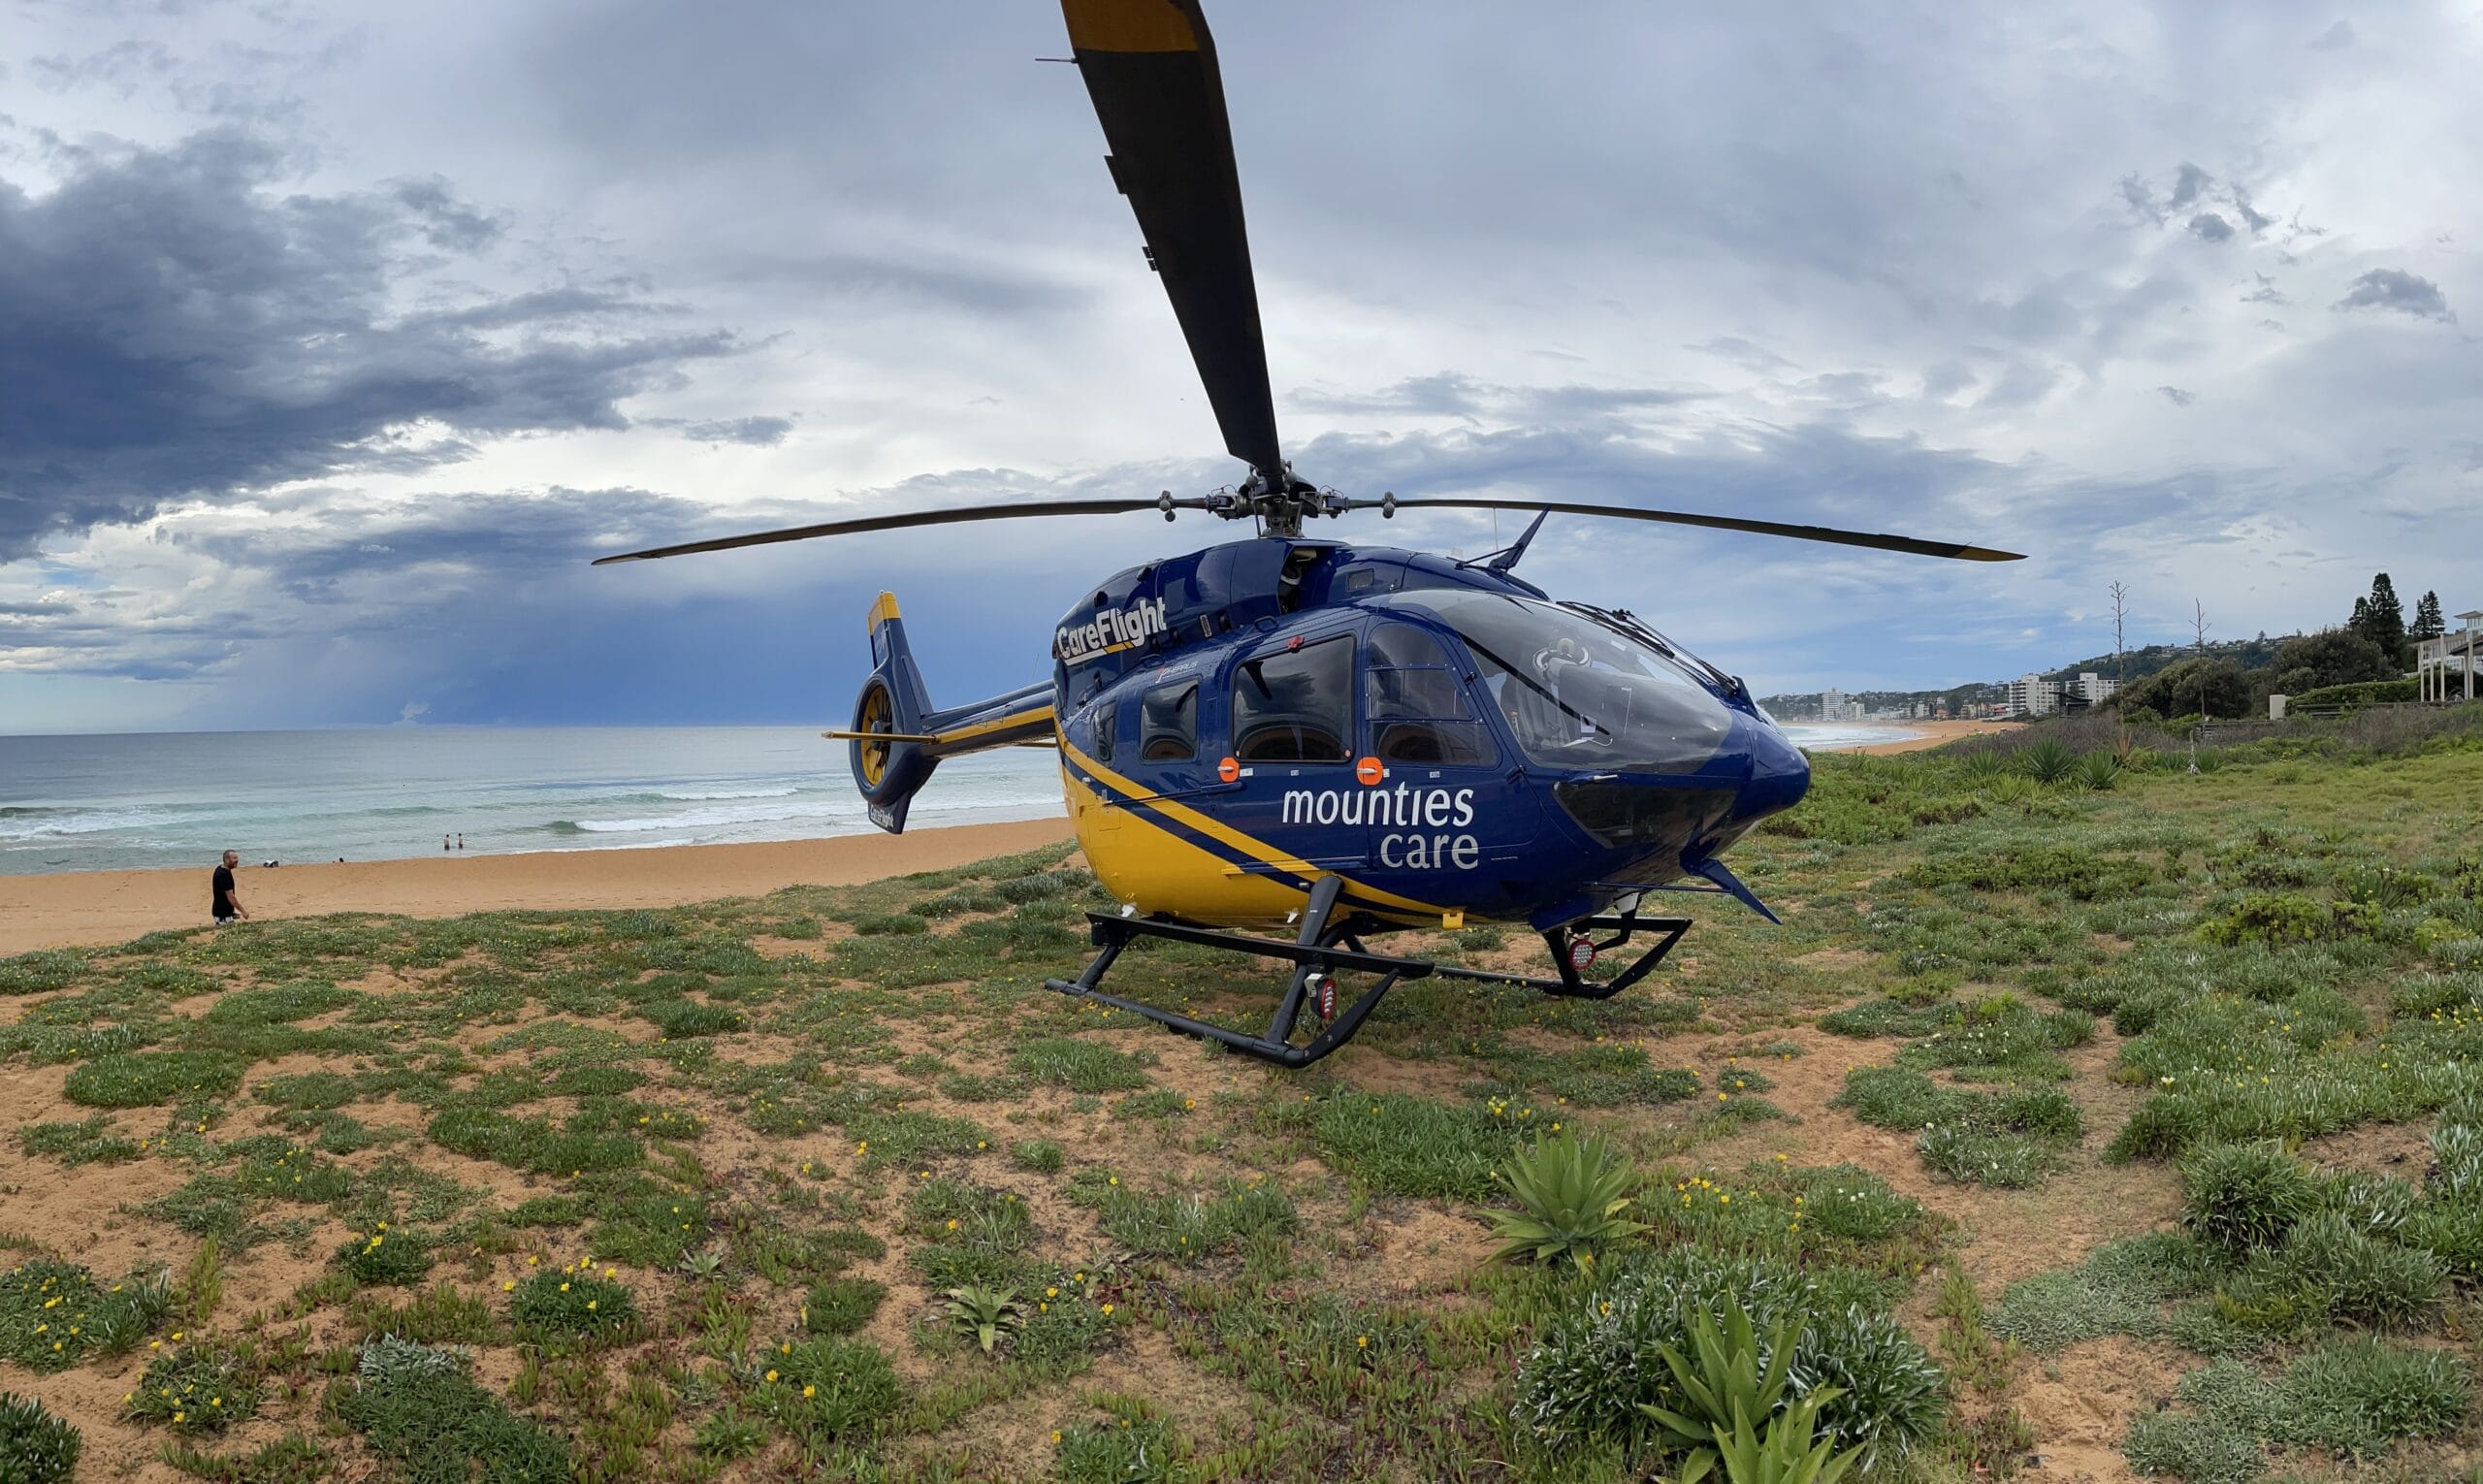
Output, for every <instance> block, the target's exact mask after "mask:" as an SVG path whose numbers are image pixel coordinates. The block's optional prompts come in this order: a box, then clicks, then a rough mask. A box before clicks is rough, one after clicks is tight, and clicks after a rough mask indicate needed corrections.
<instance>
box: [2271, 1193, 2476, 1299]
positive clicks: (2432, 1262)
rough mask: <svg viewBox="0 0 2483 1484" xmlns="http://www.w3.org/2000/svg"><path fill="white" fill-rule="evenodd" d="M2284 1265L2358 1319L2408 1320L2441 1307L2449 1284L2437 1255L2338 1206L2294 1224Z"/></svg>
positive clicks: (2289, 1271) (2445, 1270) (2286, 1243)
mask: <svg viewBox="0 0 2483 1484" xmlns="http://www.w3.org/2000/svg"><path fill="white" fill-rule="evenodd" d="M2282 1265H2283V1269H2284V1271H2285V1272H2286V1273H2287V1274H2291V1275H2293V1276H2294V1277H2296V1278H2298V1279H2299V1280H2300V1281H2302V1282H2303V1283H2304V1284H2306V1285H2307V1286H2309V1287H2311V1288H2314V1289H2316V1290H2317V1291H2318V1293H2319V1294H2320V1295H2321V1296H2322V1297H2324V1299H2325V1300H2326V1306H2327V1309H2328V1311H2329V1312H2330V1313H2331V1314H2333V1315H2335V1316H2336V1317H2337V1318H2339V1319H2345V1320H2350V1321H2352V1322H2354V1323H2358V1324H2370V1325H2381V1326H2389V1325H2401V1324H2404V1323H2407V1322H2409V1321H2411V1320H2413V1319H2415V1318H2418V1317H2420V1316H2422V1315H2425V1314H2428V1313H2429V1312H2430V1311H2431V1310H2432V1309H2434V1308H2435V1307H2438V1305H2439V1302H2440V1298H2441V1296H2442V1295H2443V1294H2444V1293H2446V1291H2447V1289H2448V1268H2447V1265H2446V1264H2445V1263H2443V1262H2441V1260H2440V1259H2439V1258H2438V1257H2437V1256H2436V1255H2435V1254H2433V1253H2431V1252H2426V1251H2423V1250H2421V1249H2420V1248H2415V1247H2401V1246H2399V1245H2397V1244H2396V1243H2394V1242H2386V1241H2383V1240H2381V1239H2379V1238H2376V1237H2373V1236H2371V1235H2370V1233H2369V1232H2366V1231H2364V1230H2362V1229H2361V1228H2359V1227H2357V1226H2355V1225H2353V1224H2352V1223H2351V1222H2349V1221H2348V1220H2346V1219H2345V1218H2344V1217H2343V1216H2340V1215H2338V1214H2336V1213H2335V1212H2333V1211H2323V1212H2320V1213H2319V1214H2316V1215H2312V1216H2306V1217H2304V1218H2303V1220H2302V1221H2301V1222H2300V1223H2298V1224H2297V1225H2296V1226H2295V1227H2294V1229H2293V1232H2292V1234H2291V1235H2290V1236H2288V1237H2287V1238H2286V1239H2285V1244H2284V1248H2283V1254H2282Z"/></svg>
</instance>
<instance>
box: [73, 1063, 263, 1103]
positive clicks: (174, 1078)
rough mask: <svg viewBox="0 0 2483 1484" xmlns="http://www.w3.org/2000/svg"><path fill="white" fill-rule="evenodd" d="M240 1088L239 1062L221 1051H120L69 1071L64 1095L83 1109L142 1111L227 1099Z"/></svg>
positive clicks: (81, 1064) (240, 1072)
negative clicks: (158, 1105)
mask: <svg viewBox="0 0 2483 1484" xmlns="http://www.w3.org/2000/svg"><path fill="white" fill-rule="evenodd" d="M241 1085H242V1060H241V1058H240V1057H238V1056H228V1055H226V1054H224V1053H223V1052H221V1051H119V1052H115V1053H113V1054H112V1055H109V1056H98V1057H96V1058H95V1059H94V1060H92V1061H85V1062H81V1063H79V1064H78V1065H77V1066H76V1067H74V1068H72V1069H71V1070H70V1073H69V1081H68V1086H67V1091H68V1094H69V1101H71V1102H72V1103H77V1104H80V1105H81V1106H83V1107H86V1108H145V1107H147V1106H149V1105H152V1104H157V1103H185V1102H203V1101H205V1100H207V1099H210V1098H222V1097H230V1096H231V1095H232V1093H233V1090H234V1089H235V1088H237V1087H239V1086H241Z"/></svg>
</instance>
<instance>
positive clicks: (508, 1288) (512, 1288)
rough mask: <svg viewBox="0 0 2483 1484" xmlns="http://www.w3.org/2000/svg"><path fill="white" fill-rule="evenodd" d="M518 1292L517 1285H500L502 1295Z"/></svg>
mask: <svg viewBox="0 0 2483 1484" xmlns="http://www.w3.org/2000/svg"><path fill="white" fill-rule="evenodd" d="M516 1291H517V1285H516V1284H515V1283H502V1284H501V1285H500V1292H502V1293H514V1292H516Z"/></svg>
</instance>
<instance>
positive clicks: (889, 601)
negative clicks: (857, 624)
mask: <svg viewBox="0 0 2483 1484" xmlns="http://www.w3.org/2000/svg"><path fill="white" fill-rule="evenodd" d="M896 616H897V613H896V595H895V594H894V593H883V594H881V595H880V597H879V600H878V601H876V602H874V603H872V604H871V616H870V617H869V618H867V619H864V620H863V621H862V632H863V634H864V635H865V636H868V635H870V634H875V633H878V632H879V631H880V626H881V625H882V624H885V623H887V621H888V620H890V619H892V618H894V617H896Z"/></svg>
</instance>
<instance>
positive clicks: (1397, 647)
mask: <svg viewBox="0 0 2483 1484" xmlns="http://www.w3.org/2000/svg"><path fill="white" fill-rule="evenodd" d="M1473 715H1474V713H1473V711H1472V709H1471V708H1470V707H1468V706H1467V701H1466V687H1465V684H1464V683H1463V682H1462V681H1461V680H1460V678H1459V676H1458V673H1457V670H1456V669H1455V667H1454V666H1453V665H1452V664H1451V663H1450V661H1449V658H1448V653H1447V651H1445V650H1444V649H1442V648H1441V647H1440V643H1439V640H1437V639H1436V638H1435V637H1433V636H1432V634H1431V633H1429V632H1428V631H1426V630H1424V629H1417V628H1415V627H1414V626H1412V625H1411V624H1382V625H1380V626H1378V627H1377V628H1375V629H1372V630H1371V633H1370V727H1371V734H1372V740H1371V750H1372V751H1373V752H1374V753H1376V754H1378V756H1379V759H1380V760H1381V761H1383V762H1408V763H1423V762H1430V763H1444V764H1447V765H1449V766H1453V767H1478V766H1488V765H1489V764H1490V763H1491V762H1492V761H1494V760H1495V758H1497V757H1498V751H1497V749H1495V748H1494V747H1493V746H1492V739H1491V735H1490V734H1489V733H1488V732H1486V731H1485V730H1484V729H1483V727H1482V726H1481V724H1479V723H1477V722H1475V721H1474V720H1473Z"/></svg>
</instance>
